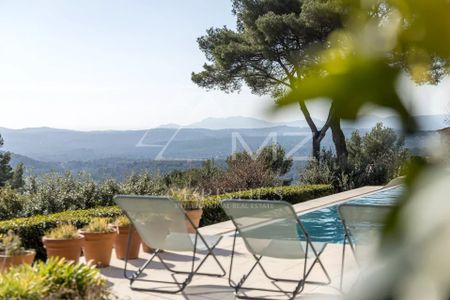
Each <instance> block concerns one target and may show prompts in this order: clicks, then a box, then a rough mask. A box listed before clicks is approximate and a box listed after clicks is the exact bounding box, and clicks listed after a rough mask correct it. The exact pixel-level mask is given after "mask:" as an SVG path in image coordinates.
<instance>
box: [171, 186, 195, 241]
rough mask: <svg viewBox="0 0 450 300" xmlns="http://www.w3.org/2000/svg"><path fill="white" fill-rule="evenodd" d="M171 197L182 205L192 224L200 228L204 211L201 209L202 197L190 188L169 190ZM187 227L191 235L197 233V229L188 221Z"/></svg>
mask: <svg viewBox="0 0 450 300" xmlns="http://www.w3.org/2000/svg"><path fill="white" fill-rule="evenodd" d="M169 196H170V197H171V198H173V199H175V200H177V201H178V202H179V203H180V204H181V206H182V207H183V209H184V211H185V212H186V214H187V215H188V217H189V218H190V219H191V221H192V223H194V225H195V226H196V227H198V226H199V225H200V220H201V218H202V215H203V209H202V207H201V200H202V197H201V195H200V194H199V193H197V192H196V191H193V190H191V189H189V188H183V189H171V190H169ZM186 227H187V229H188V232H189V233H195V228H194V227H193V226H192V224H191V223H190V222H189V221H188V220H186Z"/></svg>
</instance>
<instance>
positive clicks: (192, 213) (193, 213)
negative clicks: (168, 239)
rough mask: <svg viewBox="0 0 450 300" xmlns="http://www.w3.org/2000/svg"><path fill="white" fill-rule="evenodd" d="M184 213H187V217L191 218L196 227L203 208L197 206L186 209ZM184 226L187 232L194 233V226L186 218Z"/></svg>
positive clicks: (198, 224)
mask: <svg viewBox="0 0 450 300" xmlns="http://www.w3.org/2000/svg"><path fill="white" fill-rule="evenodd" d="M186 214H187V215H188V217H189V219H191V221H192V223H194V225H195V226H196V227H197V228H198V226H200V220H201V219H202V215H203V209H201V208H198V209H190V210H186ZM186 228H187V230H188V232H189V233H195V228H194V227H193V226H192V224H191V223H190V222H189V221H188V220H186Z"/></svg>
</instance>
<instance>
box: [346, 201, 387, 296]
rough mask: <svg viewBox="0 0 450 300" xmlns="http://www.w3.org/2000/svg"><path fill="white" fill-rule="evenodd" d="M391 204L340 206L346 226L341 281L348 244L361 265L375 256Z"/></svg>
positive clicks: (347, 204)
mask: <svg viewBox="0 0 450 300" xmlns="http://www.w3.org/2000/svg"><path fill="white" fill-rule="evenodd" d="M393 208H394V206H391V205H368V204H351V203H345V204H342V205H340V206H339V208H338V209H339V215H340V217H341V221H342V225H343V227H344V243H343V246H342V263H341V282H340V289H341V291H342V289H343V284H344V266H345V253H346V248H347V245H349V246H350V249H351V251H352V253H353V256H354V257H355V260H356V263H357V265H358V266H359V267H361V265H362V264H365V263H366V262H367V261H368V260H369V259H370V258H373V255H374V251H376V249H377V247H378V245H379V241H380V237H381V232H382V230H383V227H384V225H385V221H386V218H387V216H388V214H389V213H391V212H392V210H393Z"/></svg>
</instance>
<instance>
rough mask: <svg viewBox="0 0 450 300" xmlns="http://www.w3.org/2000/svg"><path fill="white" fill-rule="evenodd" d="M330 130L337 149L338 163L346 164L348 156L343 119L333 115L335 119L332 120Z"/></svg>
mask: <svg viewBox="0 0 450 300" xmlns="http://www.w3.org/2000/svg"><path fill="white" fill-rule="evenodd" d="M330 128H331V133H332V136H333V143H334V146H335V148H336V156H337V159H338V162H339V163H340V164H345V163H346V162H347V156H348V152H347V144H346V141H345V135H344V132H343V131H342V128H341V118H339V117H338V116H336V114H335V113H333V117H332V118H331V122H330Z"/></svg>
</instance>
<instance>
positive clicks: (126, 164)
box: [0, 116, 445, 177]
mask: <svg viewBox="0 0 450 300" xmlns="http://www.w3.org/2000/svg"><path fill="white" fill-rule="evenodd" d="M444 118H445V116H419V117H418V118H417V121H418V123H419V124H420V125H421V128H422V129H423V130H424V131H423V132H421V133H420V134H418V135H416V136H414V137H408V138H407V140H406V145H407V147H408V148H410V149H412V150H413V151H416V152H418V151H420V150H421V149H422V148H423V146H424V144H425V140H426V138H427V137H428V136H430V135H433V134H435V133H434V131H435V130H436V129H440V128H443V127H445V123H444ZM316 122H317V123H318V124H320V122H321V121H320V120H316ZM377 122H383V123H384V124H385V125H386V126H389V127H392V128H398V126H399V123H398V121H397V119H396V118H394V117H388V118H381V119H380V118H377V117H372V116H369V117H365V118H363V119H361V120H359V121H358V122H357V123H344V124H343V128H344V129H343V130H344V133H345V134H346V135H347V136H349V135H350V134H351V132H352V131H354V130H355V129H358V130H360V131H361V132H362V133H365V132H367V131H368V130H370V128H372V127H373V126H374V125H375V124H376V123H377ZM319 126H320V125H319ZM0 133H1V134H2V136H3V138H4V140H5V145H4V148H3V149H2V150H7V151H11V152H12V153H13V154H14V155H13V164H17V163H18V162H23V163H24V164H25V166H27V167H28V168H31V169H33V172H34V173H43V172H45V171H48V170H57V171H64V170H76V171H81V170H83V169H89V170H91V171H94V172H99V173H101V170H103V171H104V173H107V174H110V173H111V174H113V173H114V172H116V173H117V172H119V173H120V174H124V173H125V170H130V169H131V170H141V169H143V168H144V169H145V168H147V167H148V168H150V169H158V170H160V169H164V170H170V169H171V168H176V167H180V166H183V168H184V167H187V166H190V165H191V164H192V162H195V161H197V160H203V159H208V158H214V159H216V160H219V161H220V160H223V159H225V158H226V157H227V156H229V155H230V154H231V153H232V151H233V150H237V151H242V150H247V149H248V148H250V149H251V150H252V151H256V150H257V149H258V148H259V147H260V146H261V145H262V144H263V143H264V142H277V143H279V144H281V145H282V146H284V147H285V149H286V150H287V151H288V152H289V151H291V150H292V149H294V148H295V147H296V146H297V145H299V143H300V142H304V145H303V146H301V147H300V148H299V149H298V150H297V151H295V153H294V154H295V156H308V155H309V154H310V152H311V142H310V140H308V139H309V138H310V136H311V135H310V131H309V128H308V127H306V124H305V122H304V121H294V122H288V123H273V122H268V121H265V120H259V119H255V118H245V117H230V118H208V119H205V120H203V121H201V122H198V123H193V124H190V125H189V126H185V127H180V126H177V125H175V124H169V125H166V126H161V127H158V128H153V129H149V130H123V131H89V132H84V131H74V130H65V129H54V128H47V127H41V128H27V129H8V128H0ZM322 146H323V147H325V148H333V143H332V139H331V137H330V135H329V134H328V135H327V136H326V137H325V139H324V140H323V142H322ZM155 160H156V162H155ZM150 161H153V162H150ZM168 161H175V162H176V161H178V162H177V163H168ZM181 161H185V162H186V161H187V162H188V163H187V165H183V163H182V162H181ZM189 161H190V163H189ZM121 176H122V175H121ZM99 177H101V176H100V175H99Z"/></svg>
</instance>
